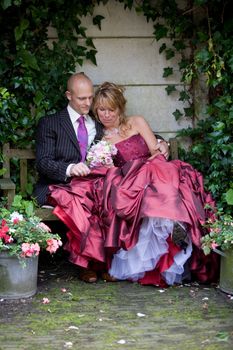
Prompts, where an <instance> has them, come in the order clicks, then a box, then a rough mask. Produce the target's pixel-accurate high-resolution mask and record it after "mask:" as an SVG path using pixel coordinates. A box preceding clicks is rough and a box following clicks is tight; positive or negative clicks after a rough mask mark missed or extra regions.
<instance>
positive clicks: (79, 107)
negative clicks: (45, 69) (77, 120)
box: [66, 81, 94, 115]
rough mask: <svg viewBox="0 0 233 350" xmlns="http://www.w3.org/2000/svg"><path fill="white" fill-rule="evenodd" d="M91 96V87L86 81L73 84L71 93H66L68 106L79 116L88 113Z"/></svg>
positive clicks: (92, 92)
mask: <svg viewBox="0 0 233 350" xmlns="http://www.w3.org/2000/svg"><path fill="white" fill-rule="evenodd" d="M93 96H94V91H93V86H92V84H90V83H89V82H88V81H84V82H79V83H74V84H73V86H72V89H71V91H66V97H67V98H68V100H69V105H70V106H71V107H72V108H73V109H74V110H75V111H76V112H78V113H79V114H81V115H82V114H88V113H89V111H90V108H91V104H92V101H93Z"/></svg>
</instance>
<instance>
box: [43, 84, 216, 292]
mask: <svg viewBox="0 0 233 350" xmlns="http://www.w3.org/2000/svg"><path fill="white" fill-rule="evenodd" d="M125 106H126V99H125V97H124V95H123V89H122V88H121V87H119V86H117V85H115V84H113V83H108V82H105V83H103V84H102V85H101V86H100V87H99V88H98V90H97V91H96V94H95V98H94V103H93V112H94V114H95V116H96V118H98V120H99V121H100V122H101V123H102V124H103V126H104V140H106V141H108V142H109V143H111V144H114V145H115V146H116V148H117V153H116V155H115V156H114V159H113V161H114V167H110V168H107V167H104V166H102V167H98V168H96V169H93V170H92V171H91V173H90V175H88V176H86V177H85V178H84V177H83V178H82V177H75V178H73V180H72V181H71V183H70V184H69V185H65V186H59V185H55V186H51V187H50V190H51V194H50V196H51V198H52V200H53V202H54V203H55V204H56V208H55V210H54V213H55V214H56V215H57V216H58V217H59V218H60V219H61V220H63V221H64V223H65V224H66V225H67V226H68V227H69V232H68V235H67V237H68V243H67V247H66V249H68V250H69V252H70V260H71V261H72V262H73V263H75V264H77V265H79V266H82V267H90V266H92V265H93V261H94V262H95V265H98V264H99V266H100V267H101V268H103V266H104V267H106V266H107V267H108V273H109V280H125V279H127V280H131V281H138V282H139V283H141V284H153V285H157V286H166V285H173V284H175V283H182V281H183V280H184V279H186V278H190V277H191V278H195V279H198V280H199V281H201V282H207V281H212V280H213V279H214V278H215V274H216V272H217V268H216V266H217V265H216V264H217V262H216V260H215V256H214V255H212V256H205V255H204V254H203V252H202V250H201V249H200V239H201V236H202V234H203V233H202V224H203V223H204V222H205V220H206V219H207V218H208V217H209V216H210V215H211V213H210V212H209V211H208V210H206V209H205V205H206V204H209V205H211V206H214V203H213V201H212V198H211V196H210V195H209V194H208V193H206V192H205V191H204V188H203V179H202V176H201V174H200V173H198V172H197V171H196V170H195V169H193V168H192V166H191V165H190V164H188V163H184V162H182V161H179V160H175V161H167V160H166V158H165V157H164V155H162V154H161V153H160V152H159V151H158V149H159V147H158V141H157V140H156V138H155V136H154V134H153V132H152V130H151V129H150V127H149V125H148V123H147V122H146V121H145V119H144V118H143V117H142V116H138V115H135V116H131V117H126V115H125Z"/></svg>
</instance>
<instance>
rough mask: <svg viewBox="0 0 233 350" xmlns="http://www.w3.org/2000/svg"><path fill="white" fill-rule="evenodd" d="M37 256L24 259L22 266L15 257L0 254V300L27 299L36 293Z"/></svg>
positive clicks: (4, 253) (5, 253)
mask: <svg viewBox="0 0 233 350" xmlns="http://www.w3.org/2000/svg"><path fill="white" fill-rule="evenodd" d="M37 276H38V256H33V257H31V258H25V264H24V265H22V263H20V260H19V259H18V258H17V257H16V256H10V255H9V254H8V252H5V251H4V252H0V298H3V299H20V298H28V297H31V296H32V295H34V294H35V293H36V290H37Z"/></svg>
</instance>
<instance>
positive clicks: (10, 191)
mask: <svg viewBox="0 0 233 350" xmlns="http://www.w3.org/2000/svg"><path fill="white" fill-rule="evenodd" d="M169 143H170V158H171V159H177V158H178V145H177V139H176V138H171V139H169ZM2 156H3V168H4V169H5V170H6V171H5V173H4V175H3V178H2V179H0V190H1V191H2V193H3V196H4V197H6V198H7V205H8V206H10V205H11V203H12V201H13V198H14V196H15V190H16V185H15V183H14V182H13V181H12V180H11V160H12V159H13V158H14V159H17V160H18V161H19V167H20V192H22V193H26V188H27V182H28V160H35V152H34V151H33V150H32V149H18V148H10V146H9V144H8V143H6V144H4V145H3V148H2ZM36 215H37V216H39V217H40V218H41V219H42V220H45V221H54V220H58V218H57V217H56V216H55V215H53V214H52V209H49V208H37V209H36Z"/></svg>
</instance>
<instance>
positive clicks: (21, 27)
mask: <svg viewBox="0 0 233 350" xmlns="http://www.w3.org/2000/svg"><path fill="white" fill-rule="evenodd" d="M28 26H29V21H28V20H27V19H22V21H21V22H20V25H19V26H18V27H16V28H15V40H16V41H19V40H20V39H21V38H22V36H23V33H24V31H25V29H27V28H28Z"/></svg>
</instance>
